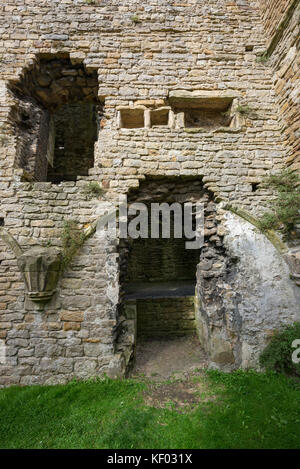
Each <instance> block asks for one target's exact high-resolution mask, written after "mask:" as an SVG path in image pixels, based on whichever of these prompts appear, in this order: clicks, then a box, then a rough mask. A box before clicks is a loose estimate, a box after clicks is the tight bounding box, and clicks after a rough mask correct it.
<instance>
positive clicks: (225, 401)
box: [0, 371, 300, 449]
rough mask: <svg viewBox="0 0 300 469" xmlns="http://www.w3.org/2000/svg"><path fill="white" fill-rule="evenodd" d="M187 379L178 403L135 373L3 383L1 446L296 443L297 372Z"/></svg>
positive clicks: (299, 414)
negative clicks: (189, 393)
mask: <svg viewBox="0 0 300 469" xmlns="http://www.w3.org/2000/svg"><path fill="white" fill-rule="evenodd" d="M191 379H193V389H196V390H197V389H198V391H195V395H194V399H193V402H194V403H193V404H192V405H191V406H190V407H189V409H188V410H184V411H183V410H182V408H181V409H180V408H178V407H177V406H176V402H175V401H174V400H172V398H170V403H169V404H170V405H168V406H167V407H164V408H161V407H159V406H157V407H154V406H153V405H149V404H146V403H145V397H144V396H145V393H147V392H150V391H151V389H152V388H150V387H149V390H148V386H149V384H150V383H149V384H148V383H147V382H139V381H135V380H110V379H105V380H103V381H99V380H89V381H87V382H72V383H69V384H68V385H58V386H45V387H42V386H31V387H11V388H8V389H1V390H0V448H109V449H120V448H126V449H131V448H136V449H140V448H151V449H152V448H154V449H155V448H163V449H182V448H185V449H194V448H199V449H203V448H208V449H215V448H228V449H229V448H236V449H237V448H253V449H254V448H260V449H261V448H264V449H268V448H278V449H283V448H285V449H287V448H299V447H300V441H299V434H300V385H299V380H298V379H291V378H288V377H286V376H284V375H281V374H276V373H256V372H253V371H249V372H244V371H238V372H235V373H231V374H226V373H221V372H216V371H215V372H209V373H202V374H200V375H198V376H195V377H193V378H191ZM182 383H183V385H184V382H182ZM207 383H208V385H209V389H210V396H209V398H207V396H203V393H202V391H201V390H202V388H203V384H204V385H205V386H204V387H206V386H207ZM175 385H176V383H175ZM161 386H162V387H163V386H166V383H162V384H161Z"/></svg>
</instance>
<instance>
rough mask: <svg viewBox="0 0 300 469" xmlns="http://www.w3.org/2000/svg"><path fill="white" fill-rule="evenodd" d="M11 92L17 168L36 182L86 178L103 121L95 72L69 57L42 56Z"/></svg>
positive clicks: (59, 55)
mask: <svg viewBox="0 0 300 469" xmlns="http://www.w3.org/2000/svg"><path fill="white" fill-rule="evenodd" d="M9 89H10V91H11V94H12V97H13V101H14V105H13V106H12V108H11V112H10V121H11V123H12V125H13V126H14V129H15V134H16V157H15V166H16V167H19V168H23V170H24V171H25V174H26V176H27V178H29V179H31V180H33V181H50V182H54V183H58V182H61V181H63V180H66V181H70V180H76V177H77V176H87V175H88V170H89V168H91V167H93V165H94V143H95V141H96V140H97V136H98V128H99V120H100V119H101V116H102V113H101V109H102V108H101V106H100V103H99V101H98V77H97V72H96V71H88V70H87V69H86V68H85V67H84V64H83V63H82V62H80V63H78V62H76V63H73V62H72V61H71V59H70V57H69V54H56V55H52V54H47V55H39V56H37V58H36V60H35V61H33V63H32V64H31V65H30V66H29V67H27V68H26V69H24V71H23V73H22V75H21V76H20V77H19V79H18V80H17V81H14V82H10V84H9Z"/></svg>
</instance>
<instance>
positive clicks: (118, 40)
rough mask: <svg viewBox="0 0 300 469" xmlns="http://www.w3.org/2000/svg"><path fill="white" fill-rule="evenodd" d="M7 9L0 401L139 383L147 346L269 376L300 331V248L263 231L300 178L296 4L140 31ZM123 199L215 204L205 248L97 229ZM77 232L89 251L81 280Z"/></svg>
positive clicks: (156, 23) (164, 12) (219, 6)
mask: <svg viewBox="0 0 300 469" xmlns="http://www.w3.org/2000/svg"><path fill="white" fill-rule="evenodd" d="M7 3H8V5H7V6H6V7H5V8H4V7H3V8H2V11H1V12H0V15H1V16H0V23H1V25H2V24H3V25H4V26H3V28H4V29H3V30H1V31H2V32H3V44H7V47H8V48H9V47H10V48H11V50H12V52H11V53H10V52H8V51H7V50H6V49H4V48H3V50H0V52H1V54H2V53H3V58H2V61H3V64H2V71H1V82H0V132H1V133H0V145H1V172H0V192H1V206H0V217H1V226H0V246H1V252H0V285H1V289H0V292H1V299H0V310H1V312H0V341H1V342H0V345H1V348H0V350H1V352H2V351H3V354H2V355H1V356H0V386H7V385H10V384H34V383H48V384H51V383H57V382H66V381H67V380H70V379H73V378H74V377H79V378H86V377H90V376H103V375H104V374H108V375H109V376H124V375H126V373H127V371H128V369H129V366H130V365H131V364H132V360H133V359H134V353H135V346H136V343H137V341H138V340H140V338H142V337H153V336H155V337H169V336H174V335H182V334H189V333H191V332H193V331H196V332H197V334H198V337H199V346H202V347H204V349H205V351H206V352H207V355H208V362H209V366H210V367H212V368H219V369H223V370H226V371H230V370H232V369H236V368H239V367H242V368H249V367H257V366H258V357H259V353H260V351H261V350H262V348H263V347H264V346H265V344H266V343H267V341H268V339H269V337H270V336H271V335H272V333H273V332H274V330H276V329H277V328H279V327H280V326H281V325H283V324H285V323H291V322H293V321H294V320H299V319H300V307H299V304H300V290H299V282H300V280H299V278H300V277H299V276H300V271H299V270H300V269H299V248H298V246H297V243H296V241H294V244H293V245H290V246H286V245H284V244H283V243H282V242H281V241H280V240H279V239H278V238H277V237H276V236H275V235H272V236H271V235H269V237H266V236H265V235H263V234H262V233H261V232H259V230H258V229H257V228H256V227H255V216H257V215H259V214H260V212H261V210H262V208H263V207H265V206H266V204H267V201H268V200H269V198H270V197H271V196H272V194H271V193H270V192H268V191H267V190H266V189H263V188H262V187H261V186H260V182H261V180H262V178H263V176H264V175H265V174H268V173H269V172H270V171H273V170H279V169H280V168H282V167H283V166H284V164H285V162H287V163H288V164H292V165H294V167H295V168H297V167H298V166H297V165H298V153H297V151H298V146H297V128H296V124H295V122H296V117H297V112H298V111H297V107H296V106H295V105H294V100H293V96H296V95H297V88H296V87H297V83H296V82H297V81H296V80H295V79H294V78H293V77H295V76H296V73H297V71H296V57H297V54H296V52H297V46H296V43H295V37H296V36H297V27H298V26H297V18H298V16H299V10H297V9H295V8H293V5H294V2H292V1H289V0H285V2H284V4H283V5H282V7H280V8H279V7H278V2H275V1H273V0H270V1H269V2H267V3H268V6H267V7H265V6H261V7H260V8H261V10H259V9H258V5H256V4H255V2H250V1H233V2H225V1H224V2H223V1H221V2H220V1H217V0H213V1H212V2H210V5H209V6H207V5H206V4H207V2H204V1H197V2H195V1H193V0H191V1H187V2H185V5H184V6H178V5H173V6H172V7H171V6H170V5H169V2H160V5H159V11H158V10H157V5H156V3H157V2H155V1H151V2H145V4H144V3H143V2H139V8H140V14H141V17H143V21H142V22H141V23H138V24H133V23H132V21H131V20H130V18H131V16H132V12H133V10H134V9H135V4H134V2H128V6H126V7H124V6H121V2H118V1H116V0H113V1H110V2H109V3H108V2H102V3H101V4H99V5H98V4H97V5H87V4H85V3H84V1H83V0H82V1H81V0H78V2H72V4H68V3H65V4H60V5H59V6H58V7H57V8H58V10H59V11H58V12H57V11H55V12H54V10H53V9H52V8H51V7H49V2H48V1H46V0H44V1H42V2H40V3H39V7H38V12H36V11H35V9H34V7H32V6H31V5H27V4H25V2H24V5H23V2H22V1H21V2H20V5H21V4H22V6H18V5H15V4H14V2H7ZM7 8H8V9H7ZM8 11H13V12H14V15H13V16H11V17H10V21H11V23H12V25H14V26H15V31H17V32H13V33H12V34H11V37H10V38H9V39H8V37H7V36H6V35H5V34H6V33H5V29H6V27H5V25H6V23H7V18H6V16H7V14H8V13H7V12H8ZM59 12H60V13H63V15H64V19H65V23H64V24H62V23H61V22H57V15H58V13H59ZM3 13H4V15H3ZM37 13H38V14H37ZM23 15H24V16H23ZM18 18H19V19H18ZM21 18H25V19H26V21H33V22H34V23H35V24H36V26H38V28H37V30H40V31H43V33H41V34H40V33H36V32H33V31H29V33H28V35H27V33H25V30H24V29H22V28H23V27H24V24H25V23H24V24H23V22H22V21H21ZM124 18H125V19H124ZM24 21H25V20H24ZM26 21H25V22H26ZM249 25H250V26H251V27H250V26H249ZM282 25H283V26H284V28H285V29H284V34H283V35H282V34H281V33H280V34H279V33H278V31H282V30H283V26H282ZM99 27H100V29H101V31H102V33H101V34H99ZM149 27H150V29H149ZM264 28H265V29H264ZM263 29H264V31H265V34H269V38H266V36H264V34H262V31H263ZM53 31H56V32H57V34H56V33H55V32H53ZM149 31H151V32H149ZM272 38H273V40H272ZM274 38H275V39H276V41H277V43H276V44H275V46H274ZM1 44H2V43H0V48H1V47H2V46H1ZM22 44H23V47H21V46H22ZM266 46H268V51H269V52H268V54H269V55H270V62H269V63H264V62H263V61H261V60H257V58H258V57H260V56H261V55H262V53H263V51H264V50H265V49H266ZM91 183H93V184H94V185H93V184H91ZM95 183H96V186H97V184H100V185H101V187H102V192H101V191H100V192H97V191H95V192H93V187H94V188H95V187H96V186H95ZM88 189H89V190H88ZM119 195H123V196H124V195H127V197H128V201H129V203H139V202H143V203H146V204H151V203H153V202H155V203H165V202H167V203H173V202H179V203H180V204H183V203H185V202H197V201H198V202H199V201H200V202H202V203H203V204H204V207H205V220H204V221H205V233H204V235H205V237H204V246H203V247H202V248H201V249H199V250H191V251H187V250H186V249H185V245H184V244H185V243H184V242H185V240H184V239H176V238H175V237H174V236H173V237H171V238H170V239H163V238H162V237H161V236H160V237H159V238H157V239H137V240H136V239H130V238H128V239H118V238H115V237H112V236H111V234H110V232H109V230H99V229H96V226H97V220H98V219H99V218H101V217H102V215H104V214H106V213H107V212H108V211H109V209H110V207H111V204H112V203H116V202H117V201H118V199H119ZM66 221H69V222H70V221H71V222H72V224H73V225H72V226H76V228H77V229H78V230H79V233H81V234H83V237H82V238H81V239H82V243H81V245H80V248H79V249H78V250H77V252H76V254H75V255H74V256H73V257H72V259H71V261H70V262H69V263H68V265H65V264H64V256H65V252H64V239H63V238H64V236H65V235H66V225H65V222H66ZM149 223H151V220H150V221H149ZM172 223H173V222H172V220H171V225H172ZM83 241H84V242H83Z"/></svg>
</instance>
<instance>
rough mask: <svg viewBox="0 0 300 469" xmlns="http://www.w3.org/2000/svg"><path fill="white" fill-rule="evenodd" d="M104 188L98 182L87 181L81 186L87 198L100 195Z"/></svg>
mask: <svg viewBox="0 0 300 469" xmlns="http://www.w3.org/2000/svg"><path fill="white" fill-rule="evenodd" d="M104 192H105V191H104V189H102V187H101V186H100V185H99V184H98V182H89V183H88V184H86V186H85V187H84V188H83V193H84V194H85V195H86V196H87V198H88V199H92V198H93V197H100V196H101V195H103V194H104Z"/></svg>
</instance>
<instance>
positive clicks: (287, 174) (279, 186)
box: [259, 169, 300, 238]
mask: <svg viewBox="0 0 300 469" xmlns="http://www.w3.org/2000/svg"><path fill="white" fill-rule="evenodd" d="M262 187H265V188H269V189H272V190H273V191H274V192H275V193H276V197H275V198H274V200H272V201H271V202H270V203H269V205H270V208H271V211H269V212H266V213H264V215H263V216H262V217H261V218H260V221H259V226H260V229H262V230H263V231H265V230H270V229H273V230H277V231H280V232H282V233H283V235H284V236H285V237H287V238H289V237H290V236H291V234H292V232H293V231H294V230H295V227H296V225H297V224H298V223H299V222H300V177H299V174H297V173H296V172H295V171H293V170H291V169H284V170H282V171H281V172H280V173H278V174H276V175H271V176H269V177H267V178H265V180H264V181H263V183H262Z"/></svg>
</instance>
